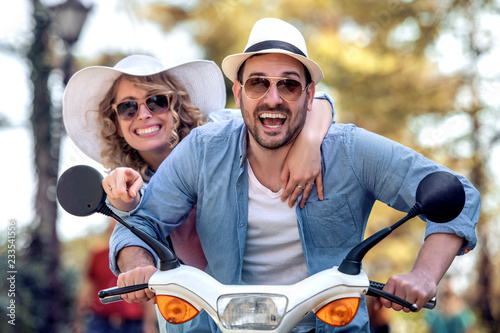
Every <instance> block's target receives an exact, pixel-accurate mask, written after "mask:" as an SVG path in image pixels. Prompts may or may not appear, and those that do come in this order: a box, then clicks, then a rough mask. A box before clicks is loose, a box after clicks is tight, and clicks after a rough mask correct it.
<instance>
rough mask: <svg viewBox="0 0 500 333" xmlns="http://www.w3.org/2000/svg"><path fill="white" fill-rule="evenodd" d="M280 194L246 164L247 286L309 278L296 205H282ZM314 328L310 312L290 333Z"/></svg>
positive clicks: (313, 320)
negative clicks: (263, 183) (258, 177)
mask: <svg viewBox="0 0 500 333" xmlns="http://www.w3.org/2000/svg"><path fill="white" fill-rule="evenodd" d="M247 163H248V162H247ZM282 192H283V189H281V190H280V191H279V192H272V191H271V190H269V189H268V188H267V187H265V186H263V185H262V184H261V183H260V182H259V181H258V180H257V178H256V177H255V175H254V173H253V170H252V168H251V167H250V164H248V228H247V238H246V244H245V252H244V253H243V274H242V279H243V282H244V283H246V284H260V285H270V284H274V285H290V284H294V283H296V282H299V281H301V280H303V279H305V278H307V277H308V276H309V271H308V269H307V263H306V259H305V257H304V252H303V250H302V244H301V242H300V236H299V228H298V224H297V223H298V222H297V214H296V212H295V206H296V204H295V205H294V206H293V207H292V208H290V207H288V201H285V202H282V201H281V194H282ZM314 327H315V317H314V314H312V313H310V314H309V315H308V316H306V317H305V318H304V319H303V320H302V321H301V322H300V326H297V327H295V328H294V329H293V330H292V332H307V331H309V330H310V329H311V328H314Z"/></svg>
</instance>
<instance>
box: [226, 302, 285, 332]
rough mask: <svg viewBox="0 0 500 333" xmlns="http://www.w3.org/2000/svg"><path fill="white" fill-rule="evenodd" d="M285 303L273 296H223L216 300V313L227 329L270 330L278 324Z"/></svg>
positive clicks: (283, 311)
mask: <svg viewBox="0 0 500 333" xmlns="http://www.w3.org/2000/svg"><path fill="white" fill-rule="evenodd" d="M287 302H288V301H287V298H286V297H285V296H283V295H275V294H238V295H223V296H221V297H219V299H218V300H217V308H218V311H217V312H218V313H219V320H220V321H221V323H222V325H223V326H224V327H225V328H227V329H248V330H271V329H274V328H276V327H278V325H279V324H280V322H281V319H282V318H283V315H284V313H285V310H286V306H287Z"/></svg>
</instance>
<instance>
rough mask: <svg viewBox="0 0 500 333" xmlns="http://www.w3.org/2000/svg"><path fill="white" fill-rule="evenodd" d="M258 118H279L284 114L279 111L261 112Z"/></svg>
mask: <svg viewBox="0 0 500 333" xmlns="http://www.w3.org/2000/svg"><path fill="white" fill-rule="evenodd" d="M259 117H260V118H281V119H285V118H286V117H285V115H284V114H281V113H263V114H261V115H260V116H259Z"/></svg>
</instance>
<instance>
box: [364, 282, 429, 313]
mask: <svg viewBox="0 0 500 333" xmlns="http://www.w3.org/2000/svg"><path fill="white" fill-rule="evenodd" d="M384 286H385V284H384V283H380V282H375V281H370V287H369V288H368V292H367V293H366V294H367V295H369V296H374V297H383V298H385V299H388V300H389V301H391V302H393V303H396V304H399V305H401V306H404V307H405V308H408V309H410V311H411V312H415V311H417V310H418V307H417V305H416V304H414V303H410V302H408V301H406V300H404V299H402V298H401V297H398V296H396V295H393V294H390V293H388V292H386V291H383V290H382V289H383V288H384ZM436 302H437V301H436V298H435V297H433V298H432V299H430V300H429V301H428V302H427V303H425V305H424V308H425V309H429V310H432V309H434V308H435V307H436Z"/></svg>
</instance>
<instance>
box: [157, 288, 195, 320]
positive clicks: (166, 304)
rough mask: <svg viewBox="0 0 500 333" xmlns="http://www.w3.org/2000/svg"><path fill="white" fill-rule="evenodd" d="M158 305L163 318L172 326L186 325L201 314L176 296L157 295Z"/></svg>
mask: <svg viewBox="0 0 500 333" xmlns="http://www.w3.org/2000/svg"><path fill="white" fill-rule="evenodd" d="M156 303H157V304H158V309H159V310H160V313H161V314H162V316H163V318H165V320H166V321H168V322H169V323H171V324H182V323H185V322H186V321H190V320H191V319H193V318H194V317H196V316H197V315H198V313H200V312H199V311H198V310H197V309H196V308H195V307H194V306H192V305H191V304H189V303H188V302H186V301H184V300H183V299H180V298H178V297H174V296H168V295H156Z"/></svg>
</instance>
